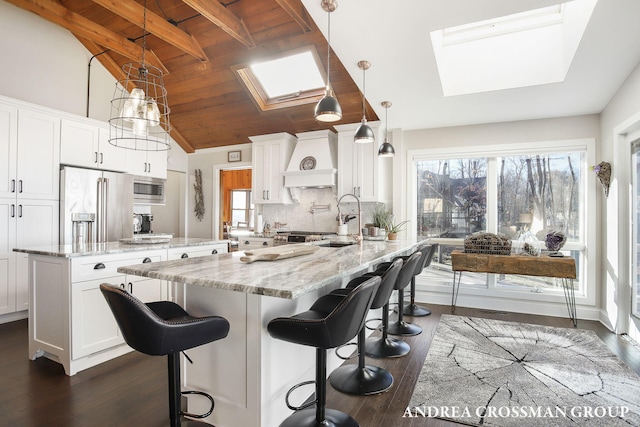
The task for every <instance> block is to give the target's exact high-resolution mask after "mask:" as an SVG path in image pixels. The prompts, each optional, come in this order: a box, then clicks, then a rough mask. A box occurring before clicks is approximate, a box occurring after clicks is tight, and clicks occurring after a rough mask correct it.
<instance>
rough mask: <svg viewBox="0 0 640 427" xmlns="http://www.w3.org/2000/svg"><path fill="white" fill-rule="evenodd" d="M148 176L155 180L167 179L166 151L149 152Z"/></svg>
mask: <svg viewBox="0 0 640 427" xmlns="http://www.w3.org/2000/svg"><path fill="white" fill-rule="evenodd" d="M147 174H148V175H149V176H151V177H154V178H162V179H166V178H167V152H166V151H147Z"/></svg>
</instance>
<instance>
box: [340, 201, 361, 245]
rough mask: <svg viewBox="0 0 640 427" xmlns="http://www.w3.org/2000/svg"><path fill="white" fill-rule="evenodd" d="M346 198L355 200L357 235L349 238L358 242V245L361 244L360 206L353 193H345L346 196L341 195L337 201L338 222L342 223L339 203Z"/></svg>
mask: <svg viewBox="0 0 640 427" xmlns="http://www.w3.org/2000/svg"><path fill="white" fill-rule="evenodd" d="M347 196H351V197H353V198H354V199H356V202H358V214H357V215H358V234H352V235H351V236H352V237H353V238H354V239H355V241H356V242H358V244H362V208H361V206H360V199H359V198H358V196H356V195H355V194H353V193H347V194H343V195H342V196H341V197H340V198H339V199H338V221H342V213H341V212H340V202H341V201H342V199H344V198H345V197H347Z"/></svg>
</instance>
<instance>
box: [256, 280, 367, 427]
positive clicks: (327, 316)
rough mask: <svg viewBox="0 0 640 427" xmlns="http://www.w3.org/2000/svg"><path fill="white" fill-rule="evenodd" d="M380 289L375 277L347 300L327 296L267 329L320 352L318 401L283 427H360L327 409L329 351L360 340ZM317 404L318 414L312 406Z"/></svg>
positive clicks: (270, 324)
mask: <svg viewBox="0 0 640 427" xmlns="http://www.w3.org/2000/svg"><path fill="white" fill-rule="evenodd" d="M379 285H380V278H379V277H371V278H369V279H368V280H366V281H365V282H363V283H360V285H358V286H356V287H355V288H353V290H352V291H351V292H349V294H347V295H346V296H343V295H339V294H331V293H330V294H327V295H325V296H322V297H320V298H319V299H318V300H317V301H316V302H315V303H313V305H312V306H311V308H309V310H308V311H305V312H303V313H299V314H296V315H295V316H292V317H278V318H275V319H273V320H272V321H271V322H269V324H268V325H267V330H268V331H269V334H271V336H272V337H274V338H277V339H281V340H283V341H288V342H292V343H295V344H301V345H306V346H310V347H315V348H316V380H315V387H316V394H315V397H316V400H315V401H314V402H310V403H308V404H305V405H302V406H300V407H298V408H295V407H292V406H291V405H290V404H289V402H288V397H289V393H291V391H292V390H294V389H295V388H297V387H299V386H300V385H302V384H307V383H302V384H298V385H296V386H294V387H293V388H291V389H290V390H289V392H288V393H287V406H288V407H289V408H290V409H295V410H296V412H294V413H293V414H292V415H290V416H289V417H288V418H287V419H285V420H284V421H283V422H282V424H280V427H321V426H327V427H329V426H335V427H359V424H358V422H357V421H356V420H354V419H353V418H352V417H351V416H349V415H348V414H345V413H344V412H340V411H337V410H335V409H327V408H326V403H327V384H326V383H327V350H328V349H330V348H335V347H338V346H341V345H342V344H344V343H346V342H348V341H350V340H351V339H352V338H353V337H355V336H356V334H357V333H358V331H359V330H360V329H361V328H362V327H363V325H364V322H365V318H366V315H367V312H368V311H369V308H370V307H371V303H372V302H373V299H374V297H375V293H376V291H377V289H378V286H379ZM313 404H315V406H316V407H315V410H314V409H313V408H311V406H312V405H313Z"/></svg>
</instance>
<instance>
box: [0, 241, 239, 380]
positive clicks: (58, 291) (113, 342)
mask: <svg viewBox="0 0 640 427" xmlns="http://www.w3.org/2000/svg"><path fill="white" fill-rule="evenodd" d="M224 252H227V244H226V243H219V244H218V243H217V244H208V245H203V246H189V247H180V248H170V249H158V250H143V251H133V252H125V253H117V254H108V255H96V256H79V257H72V258H65V257H56V256H47V255H37V254H30V255H29V256H28V260H29V261H28V269H29V272H30V277H31V278H30V281H29V291H30V292H29V357H30V358H31V359H36V358H37V357H41V356H45V357H48V358H49V359H51V360H54V361H56V362H58V363H60V364H62V365H63V366H64V369H65V372H66V373H67V375H74V374H76V373H77V372H78V371H81V370H83V369H87V368H90V367H92V366H95V365H98V364H100V363H102V362H106V361H107V360H110V359H113V358H114V357H117V356H120V355H122V354H125V353H127V352H129V351H131V348H130V347H129V346H127V345H126V343H125V342H124V338H123V337H122V334H121V333H120V328H119V327H118V324H117V322H116V320H115V318H114V317H113V313H112V312H111V309H110V308H109V305H108V304H107V302H106V300H105V298H104V296H103V295H102V292H101V291H100V285H101V284H102V283H108V284H110V285H113V286H119V287H122V288H124V289H127V290H128V291H130V292H131V293H132V294H133V295H135V296H136V297H138V298H139V299H140V300H142V301H143V302H151V301H162V300H170V299H171V294H170V287H169V284H168V283H167V282H166V281H165V280H160V279H153V278H147V277H140V276H133V275H123V274H120V273H118V271H117V269H118V267H121V266H126V265H133V264H142V263H147V262H157V261H164V260H166V259H168V258H171V259H179V258H181V257H182V254H186V255H187V256H190V257H194V256H212V255H214V256H215V255H216V254H218V253H224ZM18 255H24V254H22V253H19V254H18ZM4 266H5V263H3V262H2V258H0V273H2V274H4V272H3V269H6V268H5V267H4ZM7 274H8V273H7Z"/></svg>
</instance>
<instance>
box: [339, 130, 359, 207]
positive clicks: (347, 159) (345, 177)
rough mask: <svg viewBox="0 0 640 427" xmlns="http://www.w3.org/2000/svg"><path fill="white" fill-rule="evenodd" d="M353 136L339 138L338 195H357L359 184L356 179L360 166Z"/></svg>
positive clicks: (341, 135)
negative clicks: (356, 160)
mask: <svg viewBox="0 0 640 427" xmlns="http://www.w3.org/2000/svg"><path fill="white" fill-rule="evenodd" d="M354 145H355V144H354V143H353V136H352V135H351V134H349V135H345V134H340V135H339V136H338V194H339V195H343V194H349V193H351V194H356V195H357V192H358V190H357V188H356V187H357V183H356V182H355V180H354V177H356V176H357V175H358V165H357V164H356V162H355V159H356V158H357V157H356V153H355V147H354Z"/></svg>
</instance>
